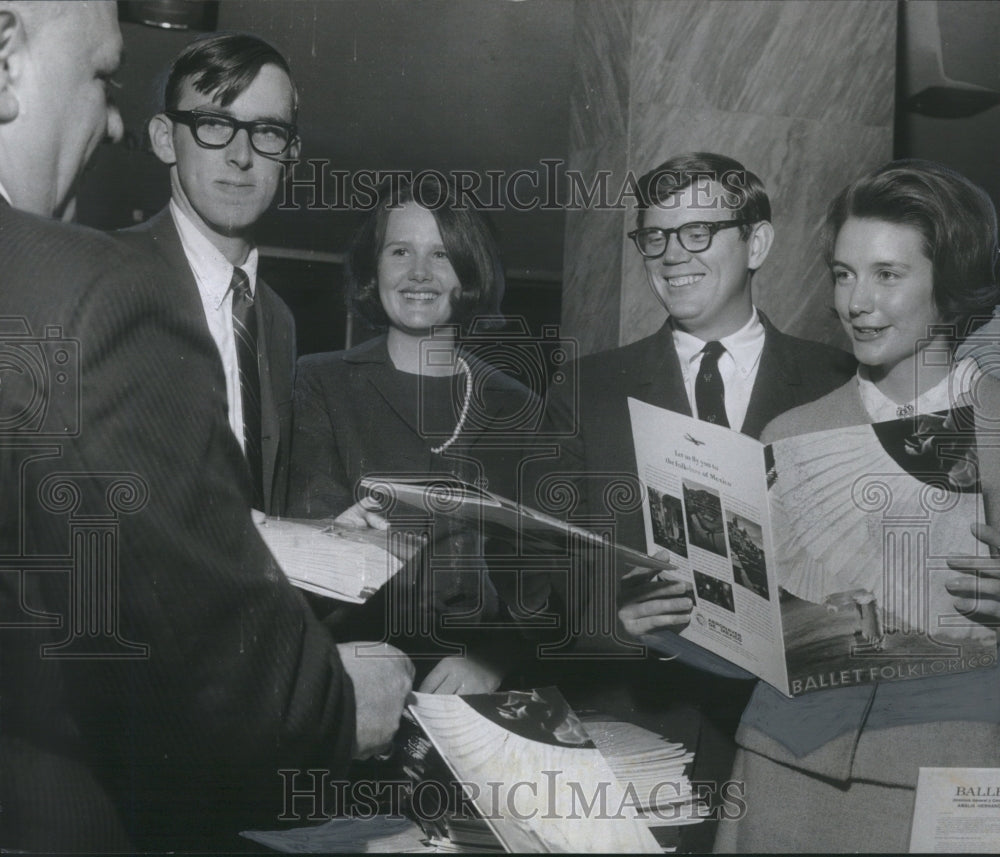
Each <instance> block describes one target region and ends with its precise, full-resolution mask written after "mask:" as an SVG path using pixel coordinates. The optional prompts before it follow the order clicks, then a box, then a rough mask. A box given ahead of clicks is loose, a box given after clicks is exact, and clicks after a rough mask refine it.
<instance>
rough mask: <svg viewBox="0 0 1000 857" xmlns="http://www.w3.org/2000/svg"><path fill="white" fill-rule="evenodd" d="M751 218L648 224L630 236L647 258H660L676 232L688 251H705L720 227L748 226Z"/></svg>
mask: <svg viewBox="0 0 1000 857" xmlns="http://www.w3.org/2000/svg"><path fill="white" fill-rule="evenodd" d="M752 222H753V221H751V220H716V221H714V222H713V221H707V222H703V221H696V222H694V223H685V224H683V225H682V226H678V227H677V228H676V229H661V228H660V227H659V226H646V227H644V228H642V229H633V230H632V231H631V232H629V233H628V237H629V238H631V239H632V240H633V241H634V242H635V247H636V249H637V250H638V251H639V252H640V253H641V254H642V256H643V258H646V259H659V258H660V256H662V255H663V254H664V253H666V252H667V245H668V244H669V243H670V236H671V235H674V234H676V235H677V240H678V241H680V243H681V247H683V248H684V249H685V250H687V251H688V253H703V252H705V251H706V250H707V249H708V248H709V247H711V246H712V239H713V238H714V237H715V233H716V232H718V231H719V230H720V229H732V228H733V227H734V226H746V225H748V224H750V223H752Z"/></svg>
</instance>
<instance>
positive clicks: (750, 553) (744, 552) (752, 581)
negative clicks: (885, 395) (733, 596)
mask: <svg viewBox="0 0 1000 857" xmlns="http://www.w3.org/2000/svg"><path fill="white" fill-rule="evenodd" d="M726 525H727V527H728V529H729V553H730V556H731V557H732V558H733V580H735V581H736V582H737V583H738V584H739V585H740V586H742V587H744V588H746V589H749V590H750V591H751V592H754V593H756V594H757V595H759V596H760V597H761V598H764V599H767V598H769V597H770V590H769V589H768V587H767V564H766V563H765V562H764V534H763V532H762V531H761V528H760V524H758V523H756V522H754V521H751V520H750V519H749V518H744V517H742V516H741V515H736V514H732V513H731V514H730V515H729V517H728V518H727V519H726Z"/></svg>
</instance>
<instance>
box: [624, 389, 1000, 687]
mask: <svg viewBox="0 0 1000 857" xmlns="http://www.w3.org/2000/svg"><path fill="white" fill-rule="evenodd" d="M629 409H630V412H631V417H632V433H633V439H634V441H635V452H636V463H637V467H638V475H639V478H640V480H641V481H642V483H643V485H644V487H645V493H646V498H645V503H644V509H643V513H644V517H645V524H646V538H647V542H648V545H649V548H650V550H651V551H652V550H653V549H654V548H666V549H667V550H668V551H669V552H670V557H671V560H672V561H673V562H674V563H675V564H676V565H677V569H676V570H673V571H670V572H669V576H670V577H673V578H678V579H681V580H684V581H685V582H686V583H687V584H688V585H689V587H690V589H691V592H692V597H693V599H694V601H695V607H694V612H693V614H692V621H691V624H690V625H689V626H688V627H687V628H686V629H685V630H684V631H683V632H682V634H681V636H682V637H684V638H686V639H688V640H690V641H691V642H694V643H697V644H698V645H699V646H702V647H704V648H705V649H707V650H709V651H710V652H712V653H714V654H715V655H718V656H720V657H722V658H725V659H726V660H728V661H729V662H731V663H733V664H736V665H737V666H739V667H742V668H743V669H745V670H747V671H748V672H750V673H753V674H754V675H756V676H758V677H760V678H762V679H764V680H765V681H767V682H768V683H770V684H772V685H773V686H774V687H776V688H777V689H778V690H780V691H782V692H783V693H785V694H787V695H789V696H797V695H799V694H802V693H806V692H809V691H813V690H819V689H825V688H831V687H841V686H848V685H856V684H866V683H870V682H874V681H894V680H900V679H908V678H921V677H924V676H932V675H939V674H942V673H947V672H956V671H963V670H968V669H973V668H975V667H980V666H992V665H993V664H994V663H996V632H995V631H993V630H991V629H989V628H987V627H985V626H983V625H981V624H979V623H977V622H974V621H972V620H970V619H967V618H966V617H964V616H962V615H960V614H959V613H957V612H956V610H955V608H954V606H953V598H952V596H950V595H949V594H948V592H947V591H946V590H945V588H944V582H945V581H946V580H948V579H949V578H951V577H954V576H955V574H956V572H954V571H952V570H950V569H949V568H948V566H947V558H948V557H949V556H953V555H969V556H976V555H980V556H983V555H986V549H985V547H984V546H983V545H981V544H980V543H979V542H978V541H977V540H976V539H975V538H974V537H973V536H972V534H971V533H970V531H969V525H970V524H971V523H973V522H975V521H981V520H983V515H982V495H981V494H980V493H979V483H978V472H977V468H976V462H975V444H974V440H973V438H974V432H973V430H972V414H971V411H970V410H969V409H957V410H955V411H953V412H951V413H950V414H945V413H942V414H932V415H921V416H917V417H909V418H905V419H900V420H896V421H892V422H886V423H876V424H874V425H861V426H853V427H849V428H839V429H835V430H830V431H821V432H815V433H810V434H806V435H801V436H799V437H793V438H786V439H783V440H781V441H778V442H776V443H774V444H771V445H769V446H766V447H765V446H764V445H763V444H761V443H760V442H758V441H756V440H754V439H753V438H750V437H747V436H746V435H742V434H739V433H738V432H735V431H732V430H729V429H725V428H720V427H718V426H714V425H711V424H709V423H706V422H702V421H699V420H697V419H693V418H692V417H687V416H684V415H682V414H677V413H674V412H672V411H667V410H664V409H662V408H657V407H654V406H653V405H649V404H646V403H644V402H639V401H637V400H635V399H629ZM671 638H673V640H674V641H675V642H676V636H675V635H673V634H672V633H671V632H669V631H663V632H660V633H658V634H653V635H649V636H647V637H645V638H644V642H647V643H648V644H649V645H651V646H653V647H655V648H659V649H663V650H667V651H671V652H672V645H673V644H672V643H671ZM672 653H673V652H672Z"/></svg>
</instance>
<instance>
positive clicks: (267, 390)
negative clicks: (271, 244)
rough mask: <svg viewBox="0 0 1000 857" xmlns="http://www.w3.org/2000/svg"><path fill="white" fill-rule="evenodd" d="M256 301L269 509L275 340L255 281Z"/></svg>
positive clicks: (276, 434) (274, 450) (276, 428)
mask: <svg viewBox="0 0 1000 857" xmlns="http://www.w3.org/2000/svg"><path fill="white" fill-rule="evenodd" d="M256 291H257V299H256V300H255V301H254V312H256V314H257V331H258V336H257V366H258V369H259V372H260V405H261V422H260V447H261V459H262V464H263V471H264V477H263V478H264V505H265V507H266V508H270V506H271V491H272V486H273V484H274V467H275V464H276V462H277V460H278V443H279V440H280V437H281V427H280V425H279V424H278V405H277V401H276V400H275V390H274V381H273V380H272V377H271V368H272V361H271V344H272V343H273V342H274V340H275V332H274V330H273V328H272V326H271V325H272V323H273V319H274V313H273V312H271V311H270V295H269V294H268V287H267V284H266V283H265V282H264V281H263V280H261V279H260V278H259V277H258V278H257V290H256Z"/></svg>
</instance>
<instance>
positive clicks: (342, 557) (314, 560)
mask: <svg viewBox="0 0 1000 857" xmlns="http://www.w3.org/2000/svg"><path fill="white" fill-rule="evenodd" d="M254 523H255V524H256V526H257V531H258V532H259V533H260V535H261V538H263V539H264V543H265V544H266V545H267V546H268V548H269V549H270V551H271V553H272V554H274V557H275V559H276V560H277V561H278V565H280V566H281V570H282V571H284V572H285V575H286V576H287V577H288V579H289V580H290V581H291V582H292V583H293V584H294V585H295V586H297V587H299V588H300V589H304V590H307V591H309V592H314V593H316V594H317V595H324V596H326V597H327V598H336V599H338V600H340V601H349V602H351V603H353V604H362V603H364V602H365V601H367V600H368V599H369V598H370V597H371V596H372V595H374V594H375V593H376V592H377V591H378V590H379V588H381V587H382V586H383V585H384V584H385V583H386V581H388V580H389V578H391V577H392V576H393V575H394V574H395V573H396V572H397V571H399V569H400V568H401V567H402V565H403V560H402V559H400V557H405V556H408V555H409V553H410V552H411V551H410V550H408V549H407V548H408V545H406V544H405V542H404V540H403V539H402V538H401V536H402V535H403V534H391V533H390V532H389V531H388V530H375V529H366V528H360V527H347V526H342V525H340V524H335V523H333V522H332V521H330V520H322V521H309V520H295V519H291V518H265V519H263V520H258V519H256V518H255V520H254ZM397 542H398V544H397ZM390 547H391V550H390Z"/></svg>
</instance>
